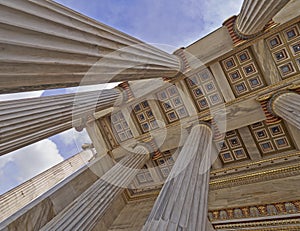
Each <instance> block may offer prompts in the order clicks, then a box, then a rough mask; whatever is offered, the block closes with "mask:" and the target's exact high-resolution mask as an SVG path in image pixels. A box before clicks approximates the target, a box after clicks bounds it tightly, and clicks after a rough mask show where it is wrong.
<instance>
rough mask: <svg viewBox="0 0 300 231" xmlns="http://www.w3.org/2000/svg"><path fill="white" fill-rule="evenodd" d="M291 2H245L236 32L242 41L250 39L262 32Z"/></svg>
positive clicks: (267, 0) (252, 0) (278, 0)
mask: <svg viewBox="0 0 300 231" xmlns="http://www.w3.org/2000/svg"><path fill="white" fill-rule="evenodd" d="M288 2H289V0H244V2H243V6H242V9H241V12H240V14H239V16H238V17H237V19H236V22H235V30H236V32H237V34H238V35H239V36H240V37H241V38H242V39H248V38H252V37H254V36H256V35H257V34H258V33H260V32H262V31H263V29H264V27H265V26H266V25H267V24H268V23H269V22H270V21H271V20H272V18H273V17H274V16H275V15H276V14H277V13H278V12H279V11H280V10H281V9H282V8H283V7H284V6H285V5H286V4H287V3H288Z"/></svg>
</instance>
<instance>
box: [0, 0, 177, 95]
mask: <svg viewBox="0 0 300 231" xmlns="http://www.w3.org/2000/svg"><path fill="white" fill-rule="evenodd" d="M0 34H1V41H0V47H1V56H0V93H9V92H20V91H29V90H37V89H47V88H59V87H70V86H77V85H79V84H80V83H83V84H96V83H97V84H99V83H107V82H118V81H126V80H136V79H145V78H160V77H169V78H171V77H175V76H176V75H177V74H178V73H179V71H180V69H181V67H180V66H181V64H180V61H179V58H178V57H177V56H176V55H173V54H168V53H166V52H164V51H162V50H159V49H157V48H155V47H153V46H151V45H148V44H146V43H143V42H141V41H140V40H138V39H136V38H133V37H131V36H129V35H126V34H124V33H122V32H120V31H117V30H116V29H113V28H111V27H109V26H106V25H104V24H102V23H99V22H97V21H95V20H93V19H90V18H88V17H86V16H84V15H81V14H79V13H77V12H75V11H73V10H71V9H68V8H66V7H64V6H62V5H60V4H57V3H55V2H53V1H51V0H25V1H24V0H13V1H7V0H0ZM87 73H88V74H87ZM84 76H85V79H84V81H82V78H83V77H84Z"/></svg>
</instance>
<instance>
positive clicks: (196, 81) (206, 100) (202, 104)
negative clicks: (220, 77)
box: [185, 68, 224, 112]
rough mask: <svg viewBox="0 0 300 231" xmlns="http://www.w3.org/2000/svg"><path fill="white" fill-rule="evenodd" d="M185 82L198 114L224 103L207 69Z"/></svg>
mask: <svg viewBox="0 0 300 231" xmlns="http://www.w3.org/2000/svg"><path fill="white" fill-rule="evenodd" d="M185 81H186V83H187V85H188V88H189V90H190V92H191V94H192V96H193V99H194V100H195V102H196V104H197V108H198V110H199V111H200V112H201V111H203V110H205V109H208V108H209V107H212V106H215V105H218V104H220V103H222V102H224V100H223V97H222V95H221V94H220V92H219V89H218V87H217V85H216V82H215V80H214V77H213V75H212V74H211V72H210V70H209V69H207V68H206V69H204V70H201V71H200V72H198V73H197V74H195V75H193V76H191V77H188V78H186V79H185Z"/></svg>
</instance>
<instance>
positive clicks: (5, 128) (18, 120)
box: [0, 89, 122, 155]
mask: <svg viewBox="0 0 300 231" xmlns="http://www.w3.org/2000/svg"><path fill="white" fill-rule="evenodd" d="M121 98H122V94H121V92H120V90H118V89H108V90H101V91H92V92H82V93H76V94H74V93H73V94H65V95H56V96H45V97H38V98H30V99H22V100H12V101H5V102H0V121H1V122H0V129H1V133H0V155H3V154H5V153H9V152H11V151H14V150H17V149H19V148H21V147H24V146H27V145H29V144H32V143H34V142H37V141H39V140H42V139H45V138H48V137H50V136H52V135H55V134H58V133H60V132H63V131H66V130H68V129H70V128H72V127H73V126H76V123H77V122H78V123H80V121H79V120H81V117H82V115H83V116H84V115H87V114H88V113H91V114H92V113H93V112H96V111H99V110H103V109H105V108H109V107H112V106H114V104H115V103H116V102H117V100H119V99H121Z"/></svg>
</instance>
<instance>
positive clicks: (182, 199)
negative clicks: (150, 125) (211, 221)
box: [143, 124, 212, 231]
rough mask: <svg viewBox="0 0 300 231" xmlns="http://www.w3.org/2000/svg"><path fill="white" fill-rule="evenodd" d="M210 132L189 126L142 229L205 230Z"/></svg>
mask: <svg viewBox="0 0 300 231" xmlns="http://www.w3.org/2000/svg"><path fill="white" fill-rule="evenodd" d="M211 152H212V131H211V128H210V127H209V126H207V125H204V124H200V125H196V126H194V127H193V128H192V130H191V133H190V135H189V136H188V138H187V140H186V142H185V144H184V146H183V148H182V150H181V152H180V154H179V156H178V159H177V160H176V163H175V165H174V167H173V168H172V171H171V173H170V175H169V177H168V178H167V180H166V183H165V185H164V186H163V188H162V190H161V192H160V194H159V196H158V198H157V200H156V202H155V204H154V206H153V209H152V211H151V213H150V215H149V217H148V219H147V221H146V223H145V226H144V228H143V231H176V230H187V231H194V230H198V231H206V230H207V210H208V208H207V198H208V188H209V169H210V157H211Z"/></svg>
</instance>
